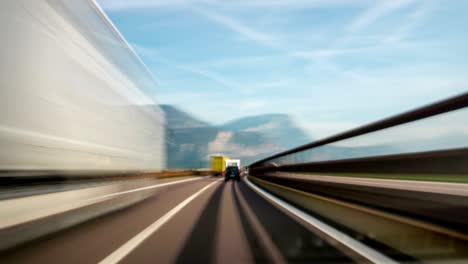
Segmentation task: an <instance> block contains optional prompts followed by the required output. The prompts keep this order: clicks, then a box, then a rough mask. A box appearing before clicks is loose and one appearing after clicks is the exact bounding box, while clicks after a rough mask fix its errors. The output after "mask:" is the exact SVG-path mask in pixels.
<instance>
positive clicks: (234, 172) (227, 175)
mask: <svg viewBox="0 0 468 264" xmlns="http://www.w3.org/2000/svg"><path fill="white" fill-rule="evenodd" d="M229 179H234V180H236V181H240V170H239V167H237V166H228V167H227V168H226V170H225V171H224V180H225V181H229Z"/></svg>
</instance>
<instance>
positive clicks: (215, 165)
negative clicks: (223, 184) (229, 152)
mask: <svg viewBox="0 0 468 264" xmlns="http://www.w3.org/2000/svg"><path fill="white" fill-rule="evenodd" d="M226 160H228V157H226V156H222V155H218V156H211V166H210V167H211V174H212V175H214V176H219V175H221V174H223V172H224V171H225V170H226Z"/></svg>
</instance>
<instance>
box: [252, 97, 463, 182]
mask: <svg viewBox="0 0 468 264" xmlns="http://www.w3.org/2000/svg"><path fill="white" fill-rule="evenodd" d="M467 106H468V93H464V94H461V95H458V96H455V97H452V98H449V99H446V100H443V101H439V102H436V103H433V104H430V105H427V106H424V107H421V108H417V109H415V110H412V111H408V112H405V113H402V114H399V115H396V116H393V117H389V118H386V119H383V120H380V121H377V122H374V123H371V124H368V125H365V126H362V127H358V128H355V129H352V130H349V131H347V132H344V133H341V134H338V135H335V136H331V137H328V138H325V139H322V140H318V141H315V142H312V143H309V144H306V145H303V146H299V147H297V148H293V149H291V150H287V151H284V152H281V153H278V154H275V155H273V156H270V157H267V158H264V159H262V160H259V161H257V162H255V163H253V164H251V165H249V168H250V170H251V171H252V172H255V171H256V172H267V171H309V172H372V173H375V172H385V173H438V174H440V173H447V174H467V173H468V123H467V122H466V120H468V108H467Z"/></svg>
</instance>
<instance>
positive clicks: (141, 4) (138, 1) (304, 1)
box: [99, 0, 374, 11]
mask: <svg viewBox="0 0 468 264" xmlns="http://www.w3.org/2000/svg"><path fill="white" fill-rule="evenodd" d="M373 1H374V0H289V1H285V0H255V1H251V0H238V1H217V0H99V2H100V4H101V5H102V6H103V7H104V8H105V9H108V10H114V11H118V10H125V9H136V8H167V7H183V6H189V5H204V6H211V7H228V8H241V9H250V8H260V9H265V8H269V9H282V10H283V9H304V8H323V7H342V6H356V5H363V4H366V3H369V2H373Z"/></svg>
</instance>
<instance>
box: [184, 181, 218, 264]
mask: <svg viewBox="0 0 468 264" xmlns="http://www.w3.org/2000/svg"><path fill="white" fill-rule="evenodd" d="M225 186H226V185H225V184H220V185H219V186H218V188H217V189H216V191H214V193H213V194H212V195H211V197H210V198H209V199H208V203H207V204H206V206H205V208H204V209H203V212H202V213H201V215H200V217H199V218H198V220H197V222H196V223H195V225H194V227H193V229H192V231H191V233H190V235H189V238H188V239H187V241H186V242H185V244H184V246H183V247H182V250H181V251H180V253H179V256H178V257H177V260H176V261H175V262H176V263H180V264H184V263H204V264H205V263H213V262H214V256H215V252H216V249H215V246H216V236H217V230H218V229H217V227H218V225H219V223H218V219H219V217H218V215H219V212H220V205H221V197H222V195H223V191H224V188H225Z"/></svg>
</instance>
